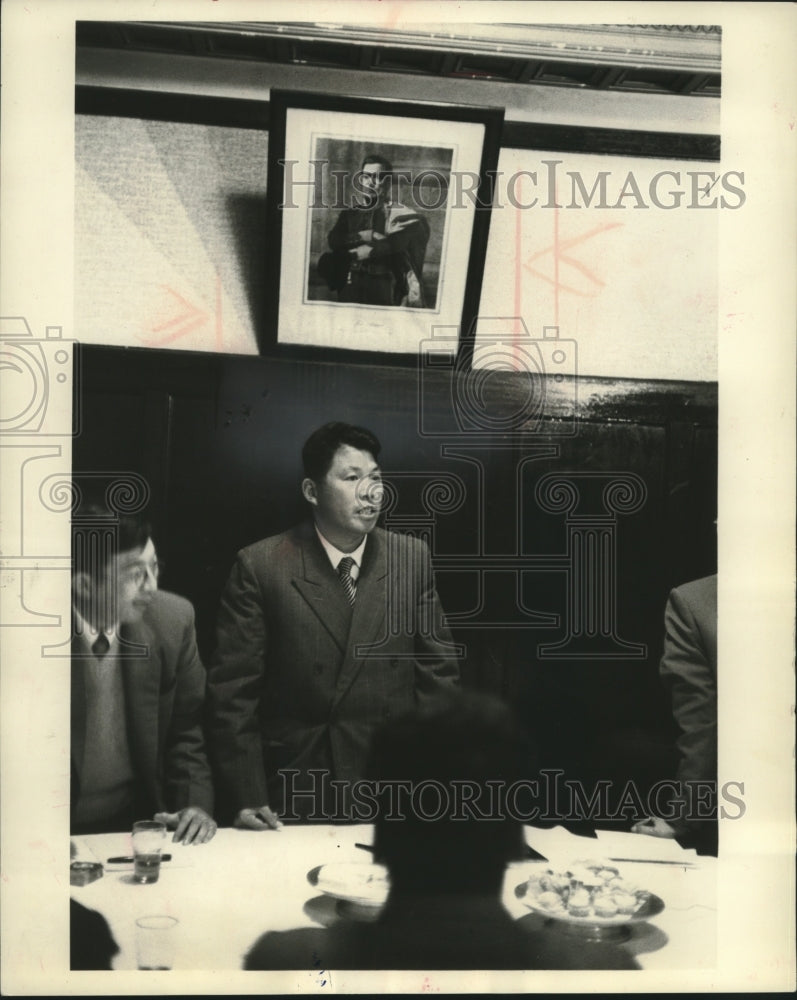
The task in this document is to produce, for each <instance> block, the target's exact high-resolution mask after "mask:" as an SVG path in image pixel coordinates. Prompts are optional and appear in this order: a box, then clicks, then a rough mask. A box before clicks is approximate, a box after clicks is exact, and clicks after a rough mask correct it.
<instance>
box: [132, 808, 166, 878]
mask: <svg viewBox="0 0 797 1000" xmlns="http://www.w3.org/2000/svg"><path fill="white" fill-rule="evenodd" d="M165 843H166V824H165V823H158V822H156V821H155V820H148V819H145V820H139V822H137V823H134V824H133V859H134V862H135V871H134V872H133V878H134V879H135V881H136V882H141V883H142V884H146V883H148V882H157V881H158V876H159V875H160V868H161V853H162V851H163V845H164V844H165Z"/></svg>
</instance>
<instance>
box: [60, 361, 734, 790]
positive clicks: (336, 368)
mask: <svg viewBox="0 0 797 1000" xmlns="http://www.w3.org/2000/svg"><path fill="white" fill-rule="evenodd" d="M82 361H83V363H82V371H81V395H82V399H83V416H84V420H83V431H82V433H81V435H80V436H79V437H78V438H77V439H76V440H75V443H74V452H73V460H74V469H75V472H76V473H78V472H85V471H89V470H105V471H116V470H129V471H134V472H138V473H140V474H141V475H143V476H144V477H145V478H146V479H147V481H148V483H149V485H150V488H151V493H152V503H151V510H152V512H153V514H154V517H155V520H156V541H157V544H158V547H159V551H160V554H161V555H162V556H163V557H164V558H165V560H166V562H167V567H168V568H167V573H166V576H165V579H164V581H163V583H164V586H166V588H167V589H172V590H175V591H177V592H179V593H182V594H185V596H187V597H188V598H189V599H190V600H191V601H192V602H193V603H194V605H195V607H196V610H197V624H198V633H199V638H200V645H201V651H202V654H203V656H207V655H208V654H209V652H210V650H211V648H212V643H213V631H214V620H215V613H216V608H217V605H218V600H219V596H220V593H221V589H222V587H223V584H224V581H225V579H226V575H227V573H228V571H229V568H230V566H231V564H232V561H233V559H234V556H235V552H236V551H237V549H238V548H240V547H241V546H242V545H245V544H247V543H249V542H251V541H254V540H256V539H257V538H261V537H264V536H266V535H269V534H273V533H275V532H278V531H281V530H283V529H284V528H285V527H287V526H288V525H290V524H292V523H294V522H295V521H296V520H297V519H299V518H301V517H303V516H304V515H305V507H304V502H303V501H302V499H301V496H300V493H299V482H300V479H301V468H300V459H299V450H300V447H301V444H302V442H303V440H304V439H305V438H306V436H307V435H308V434H309V433H310V432H311V431H312V430H313V429H314V428H315V427H316V426H318V425H319V424H321V423H323V422H325V421H326V420H329V419H341V420H347V421H350V422H353V423H360V424H364V425H366V426H368V427H370V428H372V429H373V430H374V431H375V433H376V434H377V436H378V437H379V438H380V439H381V441H382V443H383V456H382V457H383V465H384V467H385V469H386V471H387V474H388V477H389V478H390V477H392V479H393V481H394V484H395V485H396V487H397V489H398V491H399V497H400V502H399V505H398V507H396V509H395V510H394V511H393V512H392V513H391V518H392V519H393V520H392V521H391V523H392V524H394V525H396V524H397V526H398V527H399V528H401V529H404V530H417V529H418V528H419V526H420V530H428V531H429V532H430V535H429V537H430V540H431V542H432V546H433V552H434V555H435V560H436V563H437V566H438V586H439V590H440V594H441V598H442V600H443V603H444V606H445V607H446V610H447V611H448V612H449V613H450V614H452V615H453V616H454V617H455V624H454V631H455V635H456V638H457V639H458V640H459V641H461V642H463V643H464V644H465V645H466V647H467V657H466V659H465V661H464V662H463V664H462V673H463V678H464V680H465V683H467V684H468V685H469V686H471V687H474V688H478V689H481V690H489V691H494V692H497V693H499V694H502V695H504V696H505V697H507V698H508V699H509V700H510V702H511V703H512V704H513V705H515V707H516V708H517V710H518V712H519V714H520V715H521V717H522V718H523V720H524V722H525V723H526V725H527V726H528V727H529V728H530V729H531V730H533V733H534V735H535V737H536V739H537V741H538V743H539V746H540V752H541V758H542V761H543V763H544V764H547V765H550V766H561V767H564V768H565V770H566V771H567V772H568V774H570V775H572V776H574V777H580V778H582V779H583V780H591V778H594V777H601V776H602V777H610V778H611V777H616V778H618V780H619V779H621V778H623V775H625V777H628V776H633V777H635V778H636V779H637V780H640V781H641V782H642V783H643V784H644V782H646V781H649V780H655V776H656V775H659V776H661V775H663V774H664V773H666V769H667V767H669V763H670V757H669V756H668V754H669V752H670V749H671V732H670V727H669V712H668V709H667V705H666V701H665V699H664V696H663V693H662V691H661V690H660V688H659V684H658V678H657V665H658V658H659V655H660V649H661V633H662V616H663V608H664V602H665V600H666V596H667V593H668V591H669V589H670V588H671V587H672V586H674V585H675V584H677V583H681V582H683V581H685V580H687V579H693V578H696V577H698V576H703V575H706V574H708V573H711V572H714V571H715V568H716V541H715V530H714V524H713V521H714V518H715V516H716V469H717V438H716V434H717V431H716V418H717V413H716V399H717V396H716V386H715V385H711V384H697V383H663V382H646V383H642V382H633V381H620V380H598V379H591V380H584V379H579V380H577V384H576V388H577V390H578V398H579V401H580V403H579V412H578V418H579V419H578V422H577V424H575V425H573V424H572V422H569V419H570V418H571V417H572V414H573V391H572V390H573V386H569V387H568V386H564V387H563V386H561V385H554V384H551V385H550V386H546V389H545V391H546V395H545V407H544V414H543V416H544V419H543V420H541V421H540V422H539V423H538V424H536V425H535V426H534V427H533V428H532V429H528V428H527V429H525V430H520V431H519V432H517V433H510V432H506V431H503V430H495V429H490V428H489V426H488V427H487V428H486V429H485V428H482V429H480V430H478V433H475V434H474V433H473V432H472V429H471V430H468V429H467V428H466V429H465V430H463V429H462V428H461V427H459V424H458V423H457V420H456V413H455V410H454V401H455V400H456V393H457V387H456V379H455V378H453V377H452V375H451V373H441V372H439V371H435V372H423V373H422V372H419V371H412V370H407V369H403V368H392V367H380V368H365V367H363V366H360V365H354V366H346V365H335V364H332V363H327V362H324V363H319V362H301V363H300V362H291V361H286V360H283V359H280V358H262V357H252V358H244V357H229V356H219V355H194V354H186V353H183V352H170V351H146V350H142V349H124V348H108V347H96V348H94V347H84V349H83V359H82ZM499 374H500V376H501V377H500V378H499V379H498V380H497V381H496V382H495V383H494V385H493V386H492V391H493V392H494V393H495V398H496V399H497V401H498V404H501V405H505V406H506V408H507V411H508V412H513V407H514V408H517V406H518V402H519V401H520V400H521V399H522V396H523V393H524V392H525V391H526V389H527V388H528V387H526V389H524V388H523V386H521V385H519V384H518V379H517V378H513V377H512V376H513V373H499ZM421 399H423V400H425V404H426V410H425V412H424V416H423V419H421V416H420V410H419V400H421ZM429 421H430V422H431V424H430V425H429ZM430 428H431V429H430ZM458 428H459V429H458ZM571 431H572V432H574V433H571ZM551 475H554V476H556V477H557V478H565V479H566V478H567V477H568V476H569V477H571V478H574V479H578V477H581V479H580V480H579V487H578V488H579V490H581V492H582V493H583V497H582V500H581V506H580V507H579V508H578V509H575V508H574V509H573V510H572V511H570V513H569V514H568V512H567V511H564V510H549V509H546V508H545V506H544V504H543V505H541V501H540V499H539V496H538V495H537V492H536V491H537V486H538V484H539V483H540V482H541V481H542V480H543V479H544V477H545V476H551ZM623 479H626V480H628V481H629V482H638V483H641V484H643V487H644V499H643V502H641V503H639V504H638V505H637V506H636V507H635V509H633V510H630V511H629V512H628V513H623V512H620V513H616V515H615V516H614V521H613V523H614V528H613V529H612V531H613V532H614V534H613V538H614V543H613V544H614V564H613V565H614V570H613V572H614V574H615V579H616V592H617V600H616V609H615V612H614V616H615V622H616V633H617V637H619V638H620V639H621V640H622V641H623V642H627V643H629V644H631V645H632V646H636V647H644V652H642V653H638V654H636V655H634V656H632V657H631V658H628V656H626V655H625V652H624V650H623V649H622V648H621V646H616V647H614V648H612V649H609V650H608V651H607V652H605V655H602V656H601V657H600V658H598V659H592V660H590V659H584V658H583V656H581V654H579V652H578V650H576V651H575V652H573V651H572V650H571V651H570V653H568V652H567V651H565V653H560V654H558V655H557V656H556V657H554V658H553V659H551V658H546V655H541V651H540V649H541V646H544V645H546V644H548V645H552V644H555V643H556V642H557V641H559V640H561V639H562V638H563V637H564V636H565V635H566V630H565V616H566V613H567V607H568V604H567V602H568V593H569V591H568V580H569V579H571V577H568V576H567V575H566V573H567V572H569V571H568V570H567V569H566V563H567V558H568V554H569V553H570V552H571V548H572V544H573V543H572V537H573V531H574V530H575V529H578V530H580V529H581V528H584V527H585V525H586V526H587V527H589V526H590V524H591V525H592V527H594V528H595V529H596V531H601V530H603V529H604V528H605V527H606V524H608V521H606V519H605V517H604V515H605V514H606V510H605V509H604V508H602V506H601V505H602V504H603V502H604V499H603V498H604V493H605V489H606V488H607V485H608V484H609V483H610V482H612V481H614V480H623ZM432 482H438V483H440V484H441V485H440V490H441V491H442V492H441V493H440V494H439V496H438V500H439V499H440V497H442V496H443V494H445V491H446V490H453V492H454V493H456V490H457V489H459V490H460V491H461V498H460V500H461V502H457V501H456V498H455V499H454V500H453V501H451V502H449V503H448V504H446V503H445V502H443V503H442V508H441V509H438V510H436V511H435V510H434V509H431V510H430V500H429V495H428V494H426V495H425V494H424V488H425V487H428V486H429V484H431V483H432ZM431 506H432V508H434V503H432V504H431ZM632 506H633V504H632ZM438 507H440V504H439V503H438ZM602 517H603V518H604V519H603V521H601V518H602ZM578 518H580V519H581V520H580V521H578V524H576V520H577V519H578ZM609 521H611V517H610V518H609ZM579 525H580V527H579ZM601 525H603V527H601ZM541 559H542V561H543V562H542V563H540V560H541ZM546 559H547V560H548V563H547V564H545V560H546ZM484 560H487V561H488V562H489V563H490V567H491V568H490V571H489V575H488V576H484V574H481V570H480V567H481V568H483V567H484V566H485V565H486V564H485V562H484ZM491 560H492V561H491ZM490 561H491V562H490ZM480 574H481V575H480ZM480 579H481V580H486V581H487V582H486V583H484V585H483V586H482V587H481V589H480V583H479V581H480ZM482 598H483V607H482V608H481V610H480V611H479V612H478V613H477V614H475V615H473V616H471V617H470V618H468V615H467V612H468V611H469V610H471V609H473V608H474V607H475V606H477V605H478V604H479V602H480V601H481V600H482ZM528 611H536V612H539V613H540V614H541V615H542V616H543V618H545V616H548V618H549V619H550V620H548V621H547V622H546V621H541V622H535V621H532V622H531V623H530V622H529V620H527V619H524V617H523V616H524V614H525V613H526V612H528ZM516 612H517V613H516ZM519 626H522V627H519ZM626 652H627V651H626ZM629 748H633V749H632V750H630V749H629ZM632 772H633V773H632Z"/></svg>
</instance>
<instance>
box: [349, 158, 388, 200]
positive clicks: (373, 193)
mask: <svg viewBox="0 0 797 1000" xmlns="http://www.w3.org/2000/svg"><path fill="white" fill-rule="evenodd" d="M392 172H393V166H392V164H391V163H390V160H386V159H385V157H384V156H379V155H378V154H376V153H369V154H368V155H367V156H366V157H365V158H364V159H363V163H362V166H361V167H360V174H359V177H358V179H357V180H358V185H357V186H358V188H359V190H361V191H362V192H363V194H364V196H365V200H366V202H367V203H368V204H369V205H370V204H375V203H376V202H377V201H384V200H385V199H386V198H387V197H388V195H389V194H390V178H391V174H392Z"/></svg>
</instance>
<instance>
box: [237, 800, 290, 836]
mask: <svg viewBox="0 0 797 1000" xmlns="http://www.w3.org/2000/svg"><path fill="white" fill-rule="evenodd" d="M233 826H236V827H238V829H239V830H281V829H282V823H281V822H280V818H279V816H277V814H276V813H273V812H272V811H271V810H270V809H269V807H268V806H259V807H258V808H257V809H242V810H241V811H240V812H239V813H238V815H237V816H236V817H235V822H234V823H233Z"/></svg>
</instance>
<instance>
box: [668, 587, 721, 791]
mask: <svg viewBox="0 0 797 1000" xmlns="http://www.w3.org/2000/svg"><path fill="white" fill-rule="evenodd" d="M659 672H660V676H661V679H662V681H663V683H664V685H665V687H666V688H667V689H668V691H669V693H670V698H671V703H672V713H673V717H674V719H675V722H676V724H677V726H678V728H679V730H680V735H679V736H678V738H677V741H676V746H677V748H678V751H679V754H680V758H681V759H680V764H679V767H678V778H679V780H680V781H687V780H716V777H717V679H716V675H715V673H714V671H713V670H712V668H711V664H710V663H709V659H708V656H707V653H706V649H705V645H704V643H703V641H702V638H701V634H700V628H699V626H698V624H697V622H696V620H695V617H694V613H693V611H692V609H691V608H690V606H689V604H688V602H687V601H686V600H685V599H684V597H683V596H682V595H681V594H679V593H678V591H677V590H674V591H673V592H672V593H671V594H670V598H669V600H668V602H667V608H666V610H665V613H664V653H663V656H662V659H661V665H660V671H659Z"/></svg>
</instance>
